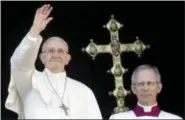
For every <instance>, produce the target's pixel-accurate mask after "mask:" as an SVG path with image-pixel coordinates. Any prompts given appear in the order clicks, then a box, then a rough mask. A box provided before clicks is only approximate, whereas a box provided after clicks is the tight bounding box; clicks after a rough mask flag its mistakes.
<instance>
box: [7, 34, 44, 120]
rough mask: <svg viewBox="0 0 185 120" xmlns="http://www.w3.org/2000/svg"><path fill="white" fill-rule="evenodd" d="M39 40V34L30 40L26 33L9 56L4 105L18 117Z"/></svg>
mask: <svg viewBox="0 0 185 120" xmlns="http://www.w3.org/2000/svg"><path fill="white" fill-rule="evenodd" d="M41 42H42V37H41V36H39V37H38V38H37V39H36V40H33V39H32V40H30V39H29V37H28V34H27V35H26V36H25V37H24V38H23V40H22V41H21V43H20V44H19V46H18V47H17V48H16V49H15V51H14V53H13V55H12V57H11V73H10V75H11V78H10V83H9V86H8V96H7V99H6V101H5V107H6V108H7V109H9V110H11V111H14V112H16V113H17V114H18V118H23V113H22V112H23V110H22V108H23V103H22V100H23V99H24V97H25V96H26V93H27V92H28V91H29V89H30V88H31V87H32V85H31V82H32V81H31V80H32V73H33V72H34V70H35V66H34V64H35V60H36V57H37V53H38V50H39V47H40V44H41Z"/></svg>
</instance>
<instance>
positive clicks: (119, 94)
mask: <svg viewBox="0 0 185 120" xmlns="http://www.w3.org/2000/svg"><path fill="white" fill-rule="evenodd" d="M103 27H104V28H107V29H108V30H109V32H110V43H109V44H108V45H97V44H96V43H95V42H94V41H93V39H90V43H89V44H88V46H87V47H86V48H82V51H83V52H87V53H88V54H89V55H90V56H91V57H92V58H93V60H94V59H95V57H96V55H97V54H101V53H110V54H111V55H112V59H113V66H112V68H111V69H110V70H108V71H107V72H108V73H112V74H113V75H114V80H115V89H114V90H113V91H111V92H109V95H111V96H114V97H115V98H116V101H117V107H115V108H114V110H113V112H114V113H119V112H124V111H127V110H129V108H128V107H126V106H125V97H126V96H127V95H128V94H129V93H130V91H129V90H126V89H125V88H124V84H123V75H124V74H125V73H126V72H127V71H128V69H125V68H124V67H123V66H122V64H121V56H120V55H121V53H122V52H132V51H133V52H135V53H136V54H137V55H138V57H141V54H142V52H143V51H144V50H145V49H149V48H150V46H149V45H145V44H144V43H143V42H141V40H140V39H139V37H138V36H136V40H135V42H134V43H132V44H131V43H129V44H121V43H120V41H119V33H118V31H119V29H120V28H121V27H123V25H122V24H121V23H119V22H118V21H117V20H116V19H115V18H114V15H111V19H110V20H109V21H108V23H107V24H106V25H104V26H103Z"/></svg>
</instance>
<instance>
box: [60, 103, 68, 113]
mask: <svg viewBox="0 0 185 120" xmlns="http://www.w3.org/2000/svg"><path fill="white" fill-rule="evenodd" d="M60 108H61V109H62V110H64V113H65V115H68V112H67V111H68V110H69V108H68V107H66V105H65V104H63V103H62V105H61V106H60Z"/></svg>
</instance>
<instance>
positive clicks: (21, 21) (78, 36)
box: [1, 1, 184, 119]
mask: <svg viewBox="0 0 185 120" xmlns="http://www.w3.org/2000/svg"><path fill="white" fill-rule="evenodd" d="M46 3H47V4H48V3H49V4H51V5H52V6H53V7H54V9H53V11H52V13H51V15H52V16H53V17H54V20H53V21H52V22H51V23H50V24H49V25H48V26H47V28H46V30H45V31H44V32H42V36H43V38H44V39H46V38H48V37H49V36H60V37H63V38H64V39H66V40H67V42H68V43H69V47H70V53H71V55H72V61H71V63H70V64H69V66H68V67H67V72H68V76H70V77H72V78H74V79H77V80H79V81H81V82H83V83H84V84H86V85H87V86H89V87H90V88H91V89H92V90H93V92H94V93H95V96H96V98H97V100H98V103H99V106H100V109H101V111H102V115H103V118H104V119H108V118H109V116H110V114H111V112H112V110H113V108H114V107H115V105H116V101H115V99H114V97H110V96H109V95H108V92H109V91H112V90H113V89H114V80H113V76H112V75H111V74H108V73H106V71H107V70H109V69H110V68H111V67H112V57H111V55H110V54H101V55H98V56H97V57H96V59H95V60H94V61H93V60H92V58H91V57H90V56H89V55H88V54H87V53H83V52H81V49H82V47H86V46H87V45H88V44H89V39H91V38H93V39H94V41H95V42H96V43H97V44H108V43H109V42H110V39H109V32H108V30H106V29H104V28H102V26H103V25H105V24H106V23H107V22H108V20H109V18H110V15H111V14H114V15H115V17H116V19H117V20H118V21H119V22H121V23H122V24H124V28H122V29H121V30H120V33H119V34H120V41H121V42H122V43H133V42H134V41H135V37H136V36H139V37H140V39H141V40H142V41H143V42H144V43H145V44H150V46H151V49H150V50H146V51H145V52H144V53H143V55H142V57H141V58H138V57H137V55H136V54H135V53H133V52H131V53H123V54H122V65H123V66H124V67H125V68H128V69H129V72H127V73H126V74H125V75H124V79H125V81H124V83H125V87H126V88H127V89H130V78H131V73H132V71H133V70H134V68H136V67H137V66H138V65H140V64H152V65H155V66H157V67H158V68H159V70H160V72H161V76H162V82H163V90H162V92H161V94H160V95H159V96H158V102H159V105H160V106H161V108H162V109H163V110H165V111H168V112H171V113H174V114H177V115H180V116H181V117H183V116H184V109H183V108H184V89H183V88H184V2H123V1H119V2H111V1H109V2H77V1H76V2H59V1H58V2H49V1H47V2H2V24H1V25H2V94H1V95H2V102H1V104H2V118H14V119H15V118H17V115H16V114H15V113H13V112H11V111H9V110H7V109H5V108H4V102H5V100H6V97H7V94H8V93H7V88H8V83H9V78H10V57H11V55H12V53H13V51H14V50H15V48H16V47H17V45H18V44H19V43H20V41H21V40H22V38H23V37H24V35H25V34H26V33H27V32H28V30H29V28H30V27H31V25H32V21H33V17H34V15H35V11H36V9H37V8H38V7H40V6H41V5H42V4H46ZM36 65H37V68H38V70H43V66H42V64H41V62H40V61H39V60H38V59H37V61H36ZM82 99H83V98H82ZM136 102H137V101H136V98H135V96H134V95H130V96H128V97H127V105H128V106H129V107H130V108H133V106H134V105H135V104H136ZM89 104H90V103H89Z"/></svg>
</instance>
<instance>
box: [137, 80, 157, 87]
mask: <svg viewBox="0 0 185 120" xmlns="http://www.w3.org/2000/svg"><path fill="white" fill-rule="evenodd" d="M145 84H146V85H147V86H148V87H153V86H154V85H156V84H159V82H151V81H148V82H138V83H135V84H134V85H136V86H138V87H144V86H145Z"/></svg>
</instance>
